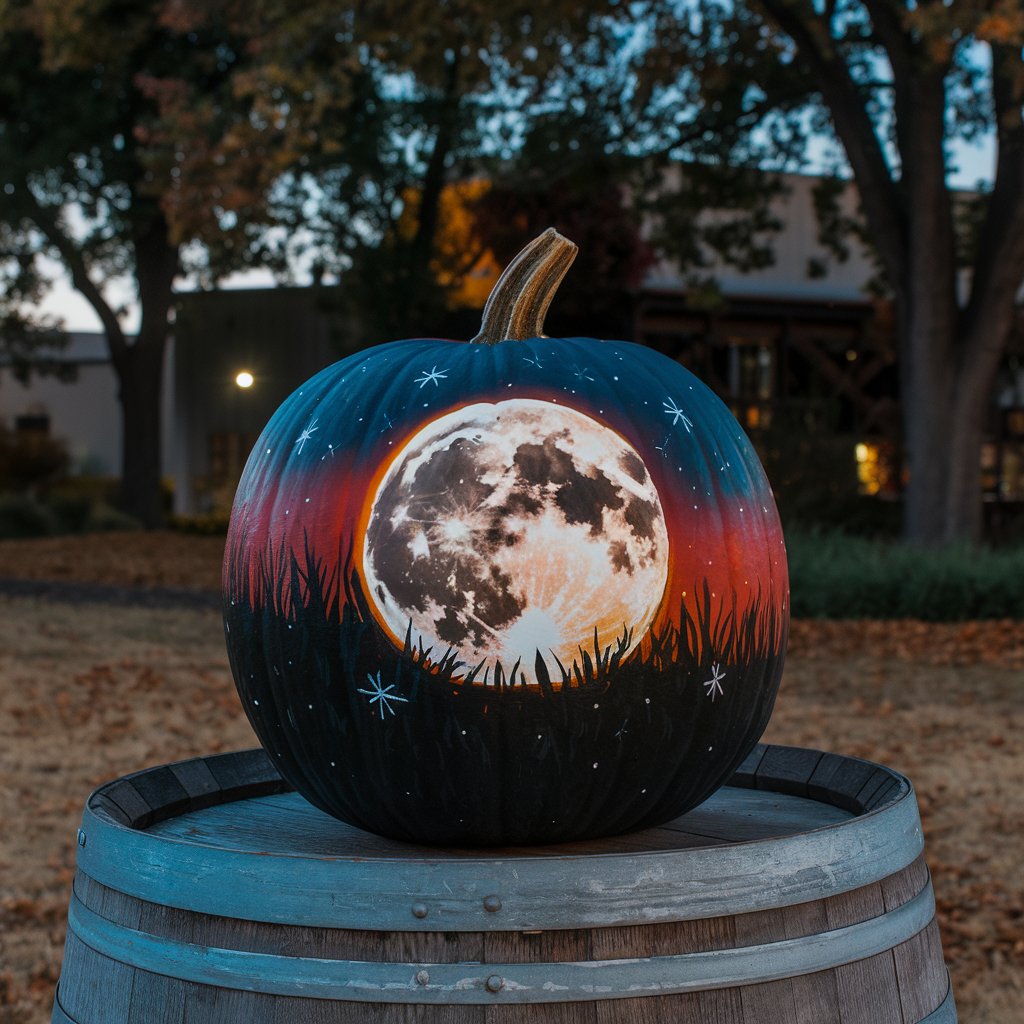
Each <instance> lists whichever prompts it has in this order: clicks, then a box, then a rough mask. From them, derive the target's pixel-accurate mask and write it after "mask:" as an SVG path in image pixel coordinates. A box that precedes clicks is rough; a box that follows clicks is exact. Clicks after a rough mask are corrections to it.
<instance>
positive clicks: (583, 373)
mask: <svg viewBox="0 0 1024 1024" xmlns="http://www.w3.org/2000/svg"><path fill="white" fill-rule="evenodd" d="M588 369H589V367H586V366H584V367H583V369H582V370H581V369H580V368H579V367H578V366H577V365H576V364H575V363H574V364H573V367H572V372H573V374H574V375H575V377H576V379H577V380H593V379H594V378H593V377H591V376H590V374H589V373H587V370H588Z"/></svg>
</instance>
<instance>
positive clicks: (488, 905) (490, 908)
mask: <svg viewBox="0 0 1024 1024" xmlns="http://www.w3.org/2000/svg"><path fill="white" fill-rule="evenodd" d="M484 910H486V911H487V912H488V913H489V914H496V913H497V912H498V911H499V910H501V900H500V899H499V898H498V897H497V896H493V895H492V896H485V897H484Z"/></svg>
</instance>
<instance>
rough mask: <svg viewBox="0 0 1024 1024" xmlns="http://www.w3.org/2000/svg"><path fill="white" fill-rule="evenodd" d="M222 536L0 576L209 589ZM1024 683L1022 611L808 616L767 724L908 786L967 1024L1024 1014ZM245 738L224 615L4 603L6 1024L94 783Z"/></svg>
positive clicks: (55, 560)
mask: <svg viewBox="0 0 1024 1024" xmlns="http://www.w3.org/2000/svg"><path fill="white" fill-rule="evenodd" d="M222 547H223V541H222V540H220V539H218V538H206V537H200V538H193V537H182V536H179V535H173V534H157V535H153V534H148V535H143V534H124V535H108V536H106V537H102V538H89V540H88V542H87V543H84V544H83V543H82V542H81V541H78V542H77V543H76V542H69V541H60V540H46V541H32V542H9V541H4V542H0V579H2V578H3V577H22V578H25V577H32V578H43V579H62V580H76V581H81V582H92V581H101V582H104V583H108V584H117V585H122V586H162V587H184V588H188V587H193V588H200V589H211V588H215V587H216V586H217V580H218V576H219V559H220V551H221V549H222ZM0 589H2V588H0ZM1022 695H1024V623H1021V622H1001V623H1000V622H997V623H967V624H957V625H942V626H936V625H924V624H921V623H912V622H893V623H811V622H801V623H795V624H794V628H793V636H792V643H791V650H790V655H789V659H788V661H787V666H786V672H785V678H784V681H783V686H782V690H781V693H780V695H779V700H778V704H777V705H776V712H775V715H774V717H773V719H772V722H771V725H770V726H769V729H768V732H767V734H766V737H765V738H766V739H768V740H770V741H774V742H783V743H795V744H802V745H806V746H815V747H822V748H825V749H829V750H835V751H838V752H841V753H846V754H855V755H858V756H862V757H868V758H872V759H874V760H878V761H882V762H884V763H886V764H889V765H891V766H892V767H894V768H897V769H899V770H900V771H903V772H905V773H906V774H908V775H909V776H910V777H911V778H912V779H913V781H914V783H915V785H916V787H917V792H918V800H919V803H920V806H921V811H922V816H923V819H924V826H925V839H926V844H927V846H926V852H927V858H928V862H929V864H930V867H931V869H932V872H933V876H934V883H935V891H936V896H937V899H938V904H939V916H940V924H941V928H942V935H943V945H944V950H945V954H946V959H947V961H948V963H949V965H950V969H951V971H952V975H953V984H954V988H955V991H956V999H957V1004H958V1008H959V1011H960V1019H961V1020H962V1021H963V1022H965V1024H1016V1022H1018V1021H1022V1020H1024V872H1022V871H1021V864H1022V861H1024V843H1022V836H1024V753H1022V751H1021V742H1020V736H1021V731H1022V726H1024V701H1022ZM254 742H255V740H254V737H253V735H252V733H251V731H250V729H249V726H248V724H247V723H246V721H245V719H244V717H243V715H242V713H241V710H240V708H239V705H238V702H237V699H236V697H235V692H234V687H233V684H232V682H231V678H230V673H229V671H228V668H227V659H226V656H225V653H224V645H223V639H222V633H221V625H220V619H219V616H218V614H217V613H216V612H212V611H204V610H190V609H184V610H183V609H154V608H148V607H147V608H141V607H139V608H132V607H128V608H125V607H111V606H109V605H103V604H86V605H82V604H76V605H71V604H64V603H61V602H60V601H53V600H51V601H42V600H38V599H34V598H31V599H30V598H10V597H2V596H0V821H2V822H3V823H4V827H3V829H0V1024H43V1022H45V1021H48V1020H49V1011H50V1005H51V1001H52V997H53V986H54V984H55V982H56V979H57V976H58V973H59V970H60V958H61V951H62V945H63V934H64V921H65V915H66V912H67V900H68V893H69V885H70V881H71V876H72V870H73V864H74V852H75V831H76V828H77V825H78V820H79V816H80V813H81V806H82V802H83V800H84V798H85V796H86V795H87V794H88V792H89V790H90V789H92V788H93V787H94V786H96V785H98V784H99V783H101V782H103V781H106V780H108V779H110V778H112V777H114V776H117V775H120V774H123V773H126V772H129V771H134V770H137V769H139V768H141V767H145V766H147V765H152V764H157V763H160V762H164V761H169V760H175V759H179V758H182V757H188V756H193V755H198V754H204V753H210V752H214V751H218V750H230V749H236V748H239V747H245V746H250V745H253V744H254Z"/></svg>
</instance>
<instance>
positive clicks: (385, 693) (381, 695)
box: [357, 671, 409, 722]
mask: <svg viewBox="0 0 1024 1024" xmlns="http://www.w3.org/2000/svg"><path fill="white" fill-rule="evenodd" d="M366 678H367V679H369V680H370V685H371V686H372V687H373V689H372V690H364V689H362V688H361V687H360V688H359V689H358V690H357V692H358V693H365V694H366V696H367V697H369V698H370V706H371V707H372V706H373V705H374V704H378V703H379V704H380V706H381V707H382V708H385V709H386V710H388V711H390V712H391V714H394V713H395V709H394V708H393V707H392V706H391V701H393V700H396V701H401V702H402V703H403V704H408V703H409V698H408V697H399V695H398V694H397V693H392V692H391V691H392V690H393V689H394V688H395V684H394V683H392V684H391V685H390V686H382V685H381V681H380V672H379V671H378V673H377V678H376V679H374V678H373V676H371V675H367V677H366ZM380 720H381V721H382V722H383V721H384V714H383V712H381V716H380Z"/></svg>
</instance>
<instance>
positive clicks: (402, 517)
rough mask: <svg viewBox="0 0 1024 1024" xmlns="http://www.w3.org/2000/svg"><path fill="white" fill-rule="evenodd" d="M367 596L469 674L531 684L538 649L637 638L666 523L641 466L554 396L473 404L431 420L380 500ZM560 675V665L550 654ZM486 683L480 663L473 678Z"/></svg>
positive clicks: (391, 628)
mask: <svg viewBox="0 0 1024 1024" xmlns="http://www.w3.org/2000/svg"><path fill="white" fill-rule="evenodd" d="M366 523H367V525H366V531H365V534H364V537H363V543H362V561H363V572H364V578H365V580H366V582H367V585H368V586H367V590H368V592H369V594H370V596H371V600H372V602H373V605H374V606H375V613H376V615H377V617H378V620H379V621H380V622H381V624H382V625H383V626H384V627H385V628H386V629H387V631H388V632H389V633H390V635H391V637H392V639H393V640H394V641H395V643H396V644H398V645H399V646H401V645H402V644H404V642H405V639H406V636H407V635H411V638H412V641H413V643H414V644H419V643H422V645H423V647H424V648H428V647H430V648H432V649H433V653H432V657H433V659H434V660H435V661H438V660H440V658H441V657H443V656H444V654H445V653H446V652H447V651H449V650H455V651H457V652H458V656H459V660H460V661H462V662H463V664H464V665H465V669H464V670H463V671H466V672H468V671H470V670H472V669H473V668H475V667H476V666H478V665H483V666H485V667H486V666H493V665H494V664H495V663H498V662H500V664H501V665H502V668H503V670H504V672H505V674H506V676H507V675H509V673H510V672H511V670H512V667H513V665H515V664H516V663H517V662H518V663H519V672H521V673H522V674H523V675H524V677H525V678H526V680H527V682H528V683H534V682H535V679H534V665H535V660H536V657H537V654H538V652H539V653H540V654H541V655H542V656H543V657H544V658H545V659H546V660H548V658H549V655H554V656H555V657H556V658H557V659H558V660H559V661H560V662H561V664H562V665H563V666H564V667H565V668H566V669H569V670H571V666H572V664H573V661H574V660H575V661H577V662H579V661H581V660H582V658H581V649H582V650H585V651H588V652H591V653H592V652H593V649H594V632H595V630H596V631H597V636H598V643H599V646H600V648H601V650H602V651H604V650H605V648H607V647H608V646H610V645H615V644H616V643H617V642H618V640H619V638H621V637H622V636H623V634H624V633H627V634H629V635H630V637H631V639H630V642H629V649H632V648H633V647H635V646H636V645H637V644H638V643H639V642H640V639H641V638H642V637H643V635H644V633H645V632H646V630H647V629H648V627H649V626H650V624H651V622H652V620H653V618H654V616H655V614H656V612H657V610H658V606H659V605H660V603H661V600H662V596H663V594H664V591H665V585H666V581H667V579H668V530H667V528H666V525H665V514H664V510H663V509H662V505H661V500H660V499H659V497H658V493H657V491H656V489H655V487H654V483H653V482H652V480H651V477H650V474H649V473H648V472H647V467H646V466H645V465H644V462H643V460H642V459H641V458H640V456H639V455H638V454H637V452H636V451H635V450H634V449H633V447H632V446H631V445H630V444H629V443H628V442H627V441H626V440H625V439H624V438H622V437H621V436H620V435H619V434H618V433H616V432H615V431H614V430H611V429H610V428H608V427H606V426H604V425H603V424H601V423H599V422H598V421H597V420H595V419H594V418H593V417H591V416H587V415H585V414H583V413H581V412H579V411H577V410H574V409H570V408H566V407H563V406H561V405H558V404H556V403H554V402H546V401H540V400H536V399H512V400H509V401H504V402H496V403H478V404H474V405H468V406H465V407H463V408H461V409H458V410H455V411H453V412H450V413H447V414H445V415H443V416H441V417H440V418H438V419H436V420H433V421H432V422H430V423H428V424H427V425H425V426H424V427H423V428H422V429H421V430H420V431H419V432H418V433H416V434H415V435H414V436H413V437H412V438H411V439H410V440H409V441H408V442H407V443H406V444H405V446H404V447H403V448H402V450H401V451H399V452H398V454H397V455H396V456H395V458H394V460H393V461H392V462H391V464H390V466H389V467H388V469H387V471H386V472H385V474H384V477H383V479H382V480H381V482H380V485H379V486H378V488H377V489H376V493H375V494H374V496H373V498H372V502H371V504H370V508H369V514H368V516H367V520H366ZM548 663H549V665H550V667H551V670H552V671H551V674H552V676H553V677H554V678H558V676H559V675H560V673H558V671H557V667H556V666H555V665H553V664H552V663H551V662H550V660H549V661H548ZM479 677H480V678H482V677H483V670H481V672H480V676H479Z"/></svg>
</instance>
